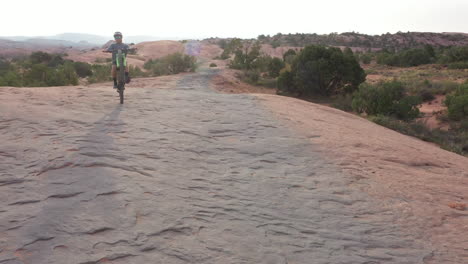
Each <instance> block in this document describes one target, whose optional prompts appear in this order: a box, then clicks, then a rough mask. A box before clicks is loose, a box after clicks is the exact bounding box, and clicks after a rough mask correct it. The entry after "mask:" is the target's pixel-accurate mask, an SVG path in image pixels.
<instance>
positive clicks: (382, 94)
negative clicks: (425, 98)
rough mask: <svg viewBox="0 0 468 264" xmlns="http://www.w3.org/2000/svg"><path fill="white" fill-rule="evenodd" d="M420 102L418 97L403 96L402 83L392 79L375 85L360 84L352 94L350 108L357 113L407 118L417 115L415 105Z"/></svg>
mask: <svg viewBox="0 0 468 264" xmlns="http://www.w3.org/2000/svg"><path fill="white" fill-rule="evenodd" d="M420 102H421V100H420V98H419V97H416V96H405V89H404V87H403V84H402V83H401V82H397V81H393V82H385V83H379V84H377V85H370V84H362V85H361V86H360V87H359V90H358V91H356V93H355V94H354V98H353V101H352V108H353V110H354V111H356V112H358V113H366V114H368V115H385V116H394V117H396V118H399V119H404V120H407V119H414V118H416V117H418V115H419V109H418V108H417V106H418V105H419V104H420Z"/></svg>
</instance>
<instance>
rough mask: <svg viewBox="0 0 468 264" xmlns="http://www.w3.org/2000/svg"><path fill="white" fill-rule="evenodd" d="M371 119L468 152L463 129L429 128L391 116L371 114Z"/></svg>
mask: <svg viewBox="0 0 468 264" xmlns="http://www.w3.org/2000/svg"><path fill="white" fill-rule="evenodd" d="M369 119H370V120H371V121H373V122H374V123H376V124H379V125H381V126H384V127H387V128H390V129H392V130H395V131H398V132H400V133H402V134H405V135H409V136H413V137H416V138H419V139H421V140H424V141H428V142H433V143H436V144H438V145H439V146H441V147H442V148H443V149H446V150H449V151H452V152H455V153H458V154H461V155H467V154H468V133H467V132H466V130H463V129H461V128H460V129H451V130H449V131H444V130H440V129H429V128H428V127H427V126H426V125H424V124H423V123H421V122H417V121H411V122H405V121H402V120H398V119H395V118H393V117H389V116H383V115H378V116H370V117H369Z"/></svg>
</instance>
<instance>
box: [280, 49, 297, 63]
mask: <svg viewBox="0 0 468 264" xmlns="http://www.w3.org/2000/svg"><path fill="white" fill-rule="evenodd" d="M296 55H297V53H296V51H295V50H293V49H288V51H286V52H285V53H284V54H283V61H284V62H285V63H288V64H292V61H293V60H294V57H296Z"/></svg>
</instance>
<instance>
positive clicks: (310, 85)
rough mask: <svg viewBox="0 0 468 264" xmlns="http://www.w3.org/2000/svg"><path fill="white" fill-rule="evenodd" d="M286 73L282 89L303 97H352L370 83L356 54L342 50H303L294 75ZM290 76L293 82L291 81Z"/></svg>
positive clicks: (292, 72)
mask: <svg viewBox="0 0 468 264" xmlns="http://www.w3.org/2000/svg"><path fill="white" fill-rule="evenodd" d="M286 72H288V71H285V72H283V73H282V74H286V75H288V76H284V77H282V78H281V82H278V85H279V89H281V91H283V92H287V93H290V94H296V95H297V96H299V97H302V96H305V97H307V96H311V95H321V96H330V95H336V94H345V93H351V92H353V91H355V90H356V89H357V88H358V87H359V84H361V83H363V82H364V81H365V79H366V74H365V72H364V70H363V69H362V68H361V66H360V65H359V63H358V62H357V61H356V58H355V57H354V55H353V54H352V51H351V52H350V53H348V52H346V53H343V52H342V51H341V49H339V48H333V47H330V48H327V47H323V46H313V45H312V46H307V47H305V48H304V49H303V50H301V52H299V54H297V55H296V58H295V59H294V61H293V63H292V65H291V71H290V73H286ZM290 74H292V81H290V80H289V79H290V78H291V76H289V75H290ZM280 77H281V75H280ZM285 80H288V81H286V82H285ZM285 85H287V86H285Z"/></svg>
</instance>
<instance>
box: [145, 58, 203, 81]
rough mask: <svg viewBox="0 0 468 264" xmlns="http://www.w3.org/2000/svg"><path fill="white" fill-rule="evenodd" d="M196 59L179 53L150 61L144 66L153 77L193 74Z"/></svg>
mask: <svg viewBox="0 0 468 264" xmlns="http://www.w3.org/2000/svg"><path fill="white" fill-rule="evenodd" d="M196 66H197V65H196V58H195V57H194V56H190V55H185V54H181V53H174V54H170V55H167V56H164V57H162V58H159V59H150V60H148V61H147V62H145V64H144V66H143V67H144V68H145V69H146V70H149V71H150V73H151V75H153V76H161V75H169V74H177V73H181V72H188V71H190V72H194V71H195V70H196Z"/></svg>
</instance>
